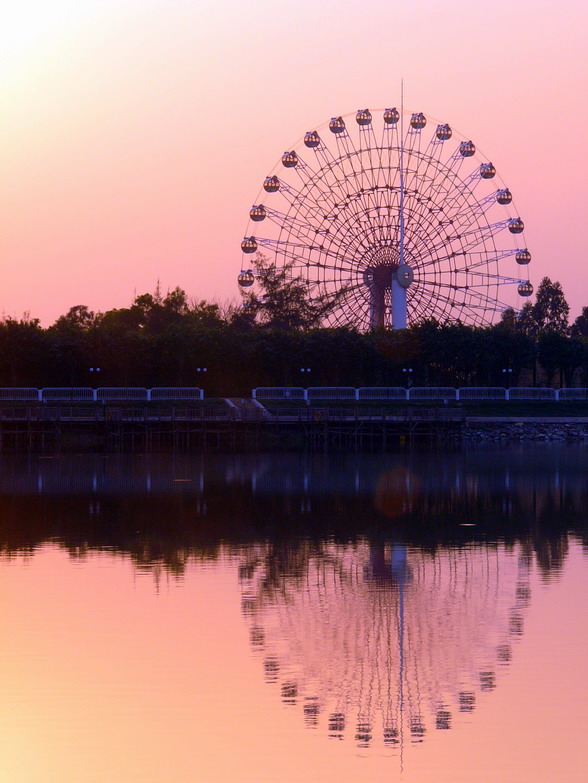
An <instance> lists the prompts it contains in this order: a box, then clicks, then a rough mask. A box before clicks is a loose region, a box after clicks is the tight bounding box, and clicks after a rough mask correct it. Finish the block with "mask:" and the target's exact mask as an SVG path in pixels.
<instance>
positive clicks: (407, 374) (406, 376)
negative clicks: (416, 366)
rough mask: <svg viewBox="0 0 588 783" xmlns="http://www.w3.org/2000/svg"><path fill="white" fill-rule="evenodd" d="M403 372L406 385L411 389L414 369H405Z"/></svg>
mask: <svg viewBox="0 0 588 783" xmlns="http://www.w3.org/2000/svg"><path fill="white" fill-rule="evenodd" d="M402 372H403V373H404V381H405V383H404V385H405V386H406V388H407V389H410V387H411V386H412V367H403V368H402Z"/></svg>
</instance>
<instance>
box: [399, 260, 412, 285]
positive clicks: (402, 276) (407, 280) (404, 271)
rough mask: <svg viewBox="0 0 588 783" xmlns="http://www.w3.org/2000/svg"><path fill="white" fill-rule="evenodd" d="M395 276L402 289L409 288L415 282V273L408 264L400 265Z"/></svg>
mask: <svg viewBox="0 0 588 783" xmlns="http://www.w3.org/2000/svg"><path fill="white" fill-rule="evenodd" d="M395 275H396V280H397V282H398V285H399V286H402V288H408V286H409V285H410V284H411V283H412V282H413V280H414V272H413V270H412V268H411V267H410V266H409V265H408V264H400V266H399V267H398V269H397V270H396V273H395Z"/></svg>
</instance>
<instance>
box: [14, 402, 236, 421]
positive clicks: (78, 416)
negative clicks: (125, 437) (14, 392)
mask: <svg viewBox="0 0 588 783" xmlns="http://www.w3.org/2000/svg"><path fill="white" fill-rule="evenodd" d="M234 418H235V413H234V411H232V410H231V409H230V408H222V407H220V406H218V407H212V408H205V407H203V408H177V407H173V408H163V409H151V408H131V407H124V408H123V407H121V408H118V407H112V406H108V407H102V406H93V407H89V406H88V407H75V406H73V405H72V406H64V405H59V406H57V405H52V406H50V407H36V406H35V407H18V408H6V407H2V408H0V421H30V422H35V421H39V422H42V421H63V422H65V421H79V422H82V421H86V422H92V421H120V422H133V421H135V422H158V421H161V422H173V421H177V422H186V421H232V420H233V419H234Z"/></svg>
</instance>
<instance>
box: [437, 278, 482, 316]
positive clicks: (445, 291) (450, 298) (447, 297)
mask: <svg viewBox="0 0 588 783" xmlns="http://www.w3.org/2000/svg"><path fill="white" fill-rule="evenodd" d="M434 287H435V296H436V297H438V298H439V299H441V300H443V301H446V302H454V303H455V293H456V292H460V295H461V296H463V297H464V299H463V300H462V301H461V302H460V301H458V302H457V303H456V304H457V306H458V307H466V306H467V307H469V308H472V309H474V310H487V309H488V308H489V307H491V306H492V303H493V302H494V297H493V296H490V294H489V292H488V291H487V286H486V287H485V288H484V291H477V290H474V289H472V288H471V287H469V288H465V287H459V286H454V285H449V284H447V283H440V284H437V285H435V286H434Z"/></svg>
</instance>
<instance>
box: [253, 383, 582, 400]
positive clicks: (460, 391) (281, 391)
mask: <svg viewBox="0 0 588 783" xmlns="http://www.w3.org/2000/svg"><path fill="white" fill-rule="evenodd" d="M251 395H252V397H253V399H256V400H267V401H270V400H274V401H276V400H292V401H294V400H304V401H305V402H307V403H311V402H315V401H329V400H331V401H337V400H339V401H344V400H356V401H366V402H367V401H374V402H378V401H380V402H382V401H389V402H393V401H399V402H402V401H411V402H439V401H442V402H445V401H452V402H458V401H477V400H479V401H484V400H486V401H492V400H494V401H500V400H505V401H508V400H521V401H524V402H533V401H538V402H540V401H543V402H549V401H554V402H556V401H560V400H561V401H582V400H588V389H586V388H573V389H551V388H546V387H532V386H529V387H523V386H513V387H511V388H510V389H507V388H505V387H502V386H461V387H459V388H455V387H453V386H413V387H412V388H408V389H405V388H403V387H401V386H361V387H359V388H354V387H352V386H311V387H309V388H308V389H304V388H302V387H300V386H292V387H288V386H260V387H258V388H255V389H253V390H252V392H251Z"/></svg>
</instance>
